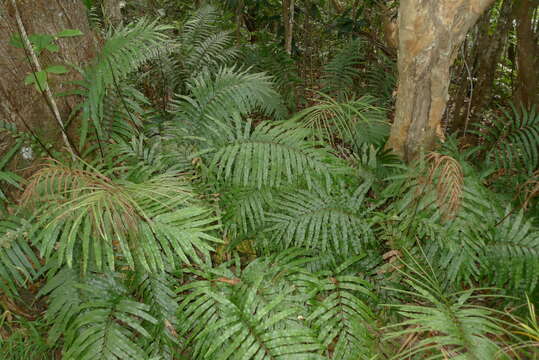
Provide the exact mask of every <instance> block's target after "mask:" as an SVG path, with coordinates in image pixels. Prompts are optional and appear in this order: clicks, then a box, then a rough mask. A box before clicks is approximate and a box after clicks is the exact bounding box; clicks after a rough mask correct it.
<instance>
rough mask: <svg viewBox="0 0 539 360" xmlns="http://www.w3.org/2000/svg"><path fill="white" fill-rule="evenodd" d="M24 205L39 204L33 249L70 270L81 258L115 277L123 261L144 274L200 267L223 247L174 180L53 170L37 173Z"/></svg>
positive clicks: (206, 213)
mask: <svg viewBox="0 0 539 360" xmlns="http://www.w3.org/2000/svg"><path fill="white" fill-rule="evenodd" d="M26 197H27V198H33V199H39V201H41V205H40V207H39V222H38V223H37V224H36V226H35V230H36V233H35V235H36V236H35V244H37V245H38V246H39V249H40V251H41V254H42V255H43V256H44V257H45V258H47V259H49V258H50V257H51V256H52V255H53V254H55V255H56V256H58V261H59V262H60V263H64V262H65V263H66V264H67V265H68V266H72V264H73V262H74V259H77V258H78V257H79V256H80V259H81V262H82V265H81V267H82V271H83V273H84V272H86V270H87V269H88V264H89V263H90V262H91V263H92V264H93V265H95V266H96V268H97V269H102V268H103V265H105V266H106V267H107V268H108V269H110V270H114V269H115V266H116V265H115V263H116V261H117V259H116V257H117V256H119V255H122V256H123V259H124V261H125V262H126V263H127V264H128V265H129V267H130V268H132V269H134V268H135V263H136V264H137V265H138V266H142V268H144V269H146V270H147V271H153V272H155V271H163V270H165V269H166V268H167V267H169V266H174V264H177V263H178V262H179V263H184V262H186V263H188V262H190V261H195V262H202V261H203V260H202V259H203V258H207V257H208V255H209V251H210V250H211V249H212V248H211V246H210V245H209V243H211V242H220V240H219V239H217V238H214V237H212V236H210V235H209V234H207V232H209V231H211V230H212V229H214V228H215V225H213V223H214V221H215V218H214V217H212V215H211V211H210V210H209V209H207V208H204V207H201V206H198V205H196V204H194V202H193V201H192V199H193V195H192V193H191V190H190V189H189V188H188V187H187V186H186V183H185V180H182V178H180V177H178V176H177V175H175V174H164V175H160V176H155V177H153V178H151V179H149V180H147V181H144V182H141V183H133V182H129V181H126V180H113V179H111V178H109V177H107V176H105V175H104V174H103V173H100V172H98V171H97V170H77V169H69V168H66V167H63V166H61V165H50V166H48V167H46V168H44V169H42V170H41V171H39V172H38V173H36V174H35V175H34V176H33V178H32V180H31V184H30V186H29V187H28V189H27V193H26Z"/></svg>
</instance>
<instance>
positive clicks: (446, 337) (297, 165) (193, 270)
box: [0, 2, 539, 360]
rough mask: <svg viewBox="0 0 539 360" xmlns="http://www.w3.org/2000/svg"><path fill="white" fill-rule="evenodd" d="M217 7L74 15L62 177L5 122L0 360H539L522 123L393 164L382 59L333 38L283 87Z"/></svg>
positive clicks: (537, 162)
mask: <svg viewBox="0 0 539 360" xmlns="http://www.w3.org/2000/svg"><path fill="white" fill-rule="evenodd" d="M168 3H172V2H168ZM224 3H227V4H225V5H222V6H221V7H219V6H212V5H204V6H201V7H200V8H198V9H194V8H190V7H189V6H183V5H182V6H180V5H174V6H173V5H170V8H168V7H165V8H164V9H163V11H166V14H168V15H167V16H162V17H161V18H156V19H153V18H152V17H151V16H148V17H144V18H138V19H137V16H134V15H133V16H132V21H127V20H125V21H124V22H125V24H124V25H118V26H116V27H115V28H108V30H105V29H107V27H106V26H105V24H103V15H102V14H101V13H100V10H99V9H97V8H92V7H89V18H90V20H91V22H92V24H93V27H94V29H93V31H95V32H98V33H101V36H102V37H103V39H104V40H103V44H101V45H100V46H101V47H100V51H99V53H98V54H97V55H96V56H95V58H93V59H91V60H90V61H89V62H88V64H87V66H85V67H84V68H80V69H78V71H79V72H80V80H78V81H76V82H75V83H74V84H72V86H73V88H72V89H71V90H70V91H69V92H68V93H65V94H62V95H63V96H72V97H76V98H77V99H78V100H79V102H78V103H79V105H78V106H77V107H75V108H74V109H73V113H72V116H71V121H72V124H71V125H70V126H71V128H72V129H75V130H74V131H72V132H71V133H70V136H71V145H72V147H73V153H72V154H71V153H69V152H66V151H62V150H61V149H58V148H57V147H54V146H49V144H43V143H41V142H39V141H38V140H37V139H36V137H34V136H31V135H29V134H28V133H27V132H25V131H23V130H21V129H18V128H16V127H15V126H13V125H12V124H10V123H9V122H6V121H2V122H0V129H1V131H2V133H3V134H4V135H5V136H8V137H9V138H10V146H9V147H8V148H7V149H5V151H4V152H2V153H0V186H1V191H0V292H1V296H0V305H1V307H2V314H0V339H1V345H0V347H1V351H2V354H3V355H2V356H3V358H5V359H21V360H22V359H36V360H37V359H66V360H70V359H71V360H86V359H88V360H97V359H135V360H138V359H151V360H158V359H160V360H172V359H186V360H190V359H192V360H196V359H211V360H227V359H230V360H232V359H234V360H235V359H243V360H250V359H253V360H255V359H257V360H262V359H282V360H293V359H335V360H357V359H364V360H384V359H466V360H490V359H539V324H538V322H537V321H538V319H537V315H536V313H535V306H537V303H538V302H539V301H538V300H539V286H538V285H539V284H538V281H539V221H538V216H539V207H538V202H537V197H536V196H537V194H539V151H538V144H539V112H538V111H537V109H536V108H535V107H533V106H532V107H526V106H521V105H520V104H517V103H510V102H504V103H503V104H502V102H501V101H500V104H498V105H499V106H498V107H496V108H494V107H493V108H492V111H491V112H490V117H489V118H488V121H486V120H485V121H482V122H479V123H477V124H472V125H471V126H470V128H469V129H467V134H466V136H467V139H469V138H472V139H473V142H472V144H471V145H470V144H469V143H468V142H466V143H464V142H463V141H461V140H462V138H461V137H460V135H461V134H459V133H455V134H450V135H448V136H447V137H446V138H445V140H444V141H443V142H441V143H440V144H439V145H438V147H437V149H436V150H435V151H433V152H426V153H424V154H422V155H421V156H420V157H419V158H418V159H416V160H415V161H413V162H411V163H405V162H403V161H402V160H400V159H399V158H398V157H396V156H395V155H393V154H392V153H391V151H390V150H388V149H387V148H386V146H385V145H386V142H387V139H388V137H389V133H390V127H391V121H390V119H391V117H392V115H393V114H392V112H393V107H394V94H393V90H394V87H395V81H396V72H395V67H396V63H395V59H394V58H392V57H391V56H390V55H391V54H385V53H384V52H379V53H378V55H377V58H376V59H375V60H374V61H373V59H372V54H371V53H370V51H369V50H368V49H370V46H371V45H369V44H368V43H367V40H365V39H363V38H361V37H358V38H356V37H354V36H351V35H349V34H346V33H344V30H343V29H346V26H345V25H346V24H339V23H338V22H337V24H336V25H335V26H337V30H335V31H337V32H340V33H339V34H340V35H339V36H336V37H335V38H334V39H333V42H332V43H331V48H332V50H331V52H329V53H323V54H322V55H321V56H317V57H316V58H315V59H314V60H313V57H312V56H311V58H310V60H309V61H310V64H309V65H308V66H307V65H305V64H303V65H301V64H300V65H301V66H299V65H298V63H297V62H296V61H295V58H294V56H295V55H294V54H291V55H289V54H288V53H287V52H286V51H284V50H283V49H282V45H281V44H279V43H277V41H276V40H275V39H273V38H269V37H270V34H271V31H269V30H268V32H266V33H264V32H262V31H261V32H260V33H259V34H257V41H251V42H249V41H245V40H244V39H243V38H242V36H244V34H241V32H240V33H239V35H238V34H237V33H236V32H235V31H234V28H233V26H234V16H233V14H232V15H230V13H229V11H230V9H229V8H227V6H232V5H230V4H228V2H224ZM132 6H133V7H132V8H129V7H128V9H127V10H128V11H131V12H132V14H135V13H136V11H142V10H140V9H137V8H136V7H135V5H132ZM227 14H228V15H227ZM259 14H260V16H263V14H262V13H259ZM339 26H341V28H338V27H339ZM238 36H239V37H240V38H239V39H238ZM265 37H266V38H265ZM296 51H299V50H296ZM304 59H308V58H307V57H305V58H304ZM306 61H307V60H306ZM298 69H300V70H301V71H300V70H298ZM305 69H308V71H307V70H305ZM22 80H23V79H21V81H22ZM502 87H503V86H502ZM32 91H35V90H34V89H33V90H32ZM72 129H71V130H72ZM22 151H32V154H33V156H34V158H35V159H34V160H36V159H37V160H38V162H37V165H35V166H34V168H33V170H32V171H31V174H30V175H29V176H26V175H24V176H23V175H22V173H21V172H19V171H17V170H16V169H14V168H13V167H10V166H9V164H10V162H11V161H12V159H13V158H14V157H16V156H18V154H20V153H21V152H22ZM25 174H28V173H25Z"/></svg>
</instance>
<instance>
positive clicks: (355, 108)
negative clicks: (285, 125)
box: [291, 93, 389, 147]
mask: <svg viewBox="0 0 539 360" xmlns="http://www.w3.org/2000/svg"><path fill="white" fill-rule="evenodd" d="M319 95H320V97H321V99H320V100H318V104H317V105H314V106H311V107H309V108H307V109H305V110H302V111H301V112H299V113H298V114H296V115H295V116H294V117H293V118H292V119H291V120H294V121H302V122H303V123H304V124H305V127H307V128H311V129H313V130H316V133H317V134H319V136H320V137H321V138H323V139H325V140H327V141H329V142H330V143H331V144H332V145H335V144H336V143H337V142H339V143H341V142H343V141H344V142H345V143H346V144H350V145H353V146H355V147H359V146H361V145H362V144H374V145H377V146H380V145H382V144H383V143H384V142H385V140H386V139H387V136H388V135H389V124H388V122H387V120H386V118H385V114H384V111H383V110H382V109H381V108H379V107H376V106H375V105H373V103H374V99H373V98H372V97H369V96H364V97H362V98H359V99H356V100H348V101H345V102H338V101H335V100H334V99H332V98H331V97H330V96H328V95H326V94H323V93H320V94H319Z"/></svg>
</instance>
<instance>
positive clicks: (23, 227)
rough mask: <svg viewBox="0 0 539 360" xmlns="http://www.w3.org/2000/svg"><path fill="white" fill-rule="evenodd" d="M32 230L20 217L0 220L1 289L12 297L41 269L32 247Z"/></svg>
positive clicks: (8, 217)
mask: <svg viewBox="0 0 539 360" xmlns="http://www.w3.org/2000/svg"><path fill="white" fill-rule="evenodd" d="M30 228H31V224H30V223H29V222H27V221H26V220H24V218H21V217H20V216H12V215H11V216H10V215H8V216H5V217H4V216H2V218H0V289H2V290H3V291H5V292H6V293H7V294H10V295H14V294H17V287H18V286H25V285H26V284H27V283H28V282H29V281H32V280H33V279H34V278H35V276H36V275H37V271H38V270H39V268H40V267H41V264H40V262H39V260H38V259H37V257H36V255H35V254H34V251H33V250H32V248H31V247H30V241H29V233H30V231H31V230H30Z"/></svg>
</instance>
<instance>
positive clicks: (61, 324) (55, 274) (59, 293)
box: [39, 267, 83, 344]
mask: <svg viewBox="0 0 539 360" xmlns="http://www.w3.org/2000/svg"><path fill="white" fill-rule="evenodd" d="M51 270H52V271H50V272H49V274H48V277H49V278H48V280H47V283H46V284H45V286H44V287H42V288H41V289H40V291H39V295H40V296H48V307H47V312H46V313H45V320H46V321H47V322H48V323H49V324H51V328H50V331H49V334H48V341H49V342H50V343H52V344H54V343H57V342H58V339H59V338H60V337H61V336H62V335H64V334H65V333H66V331H67V330H68V329H69V328H70V327H71V326H72V324H73V321H74V319H75V317H76V316H77V315H78V314H79V311H80V306H81V304H82V302H83V298H82V295H81V293H80V289H79V284H80V281H81V279H80V277H79V275H78V274H77V272H76V270H75V269H70V268H67V267H64V268H61V269H59V270H58V271H54V270H55V269H51Z"/></svg>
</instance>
